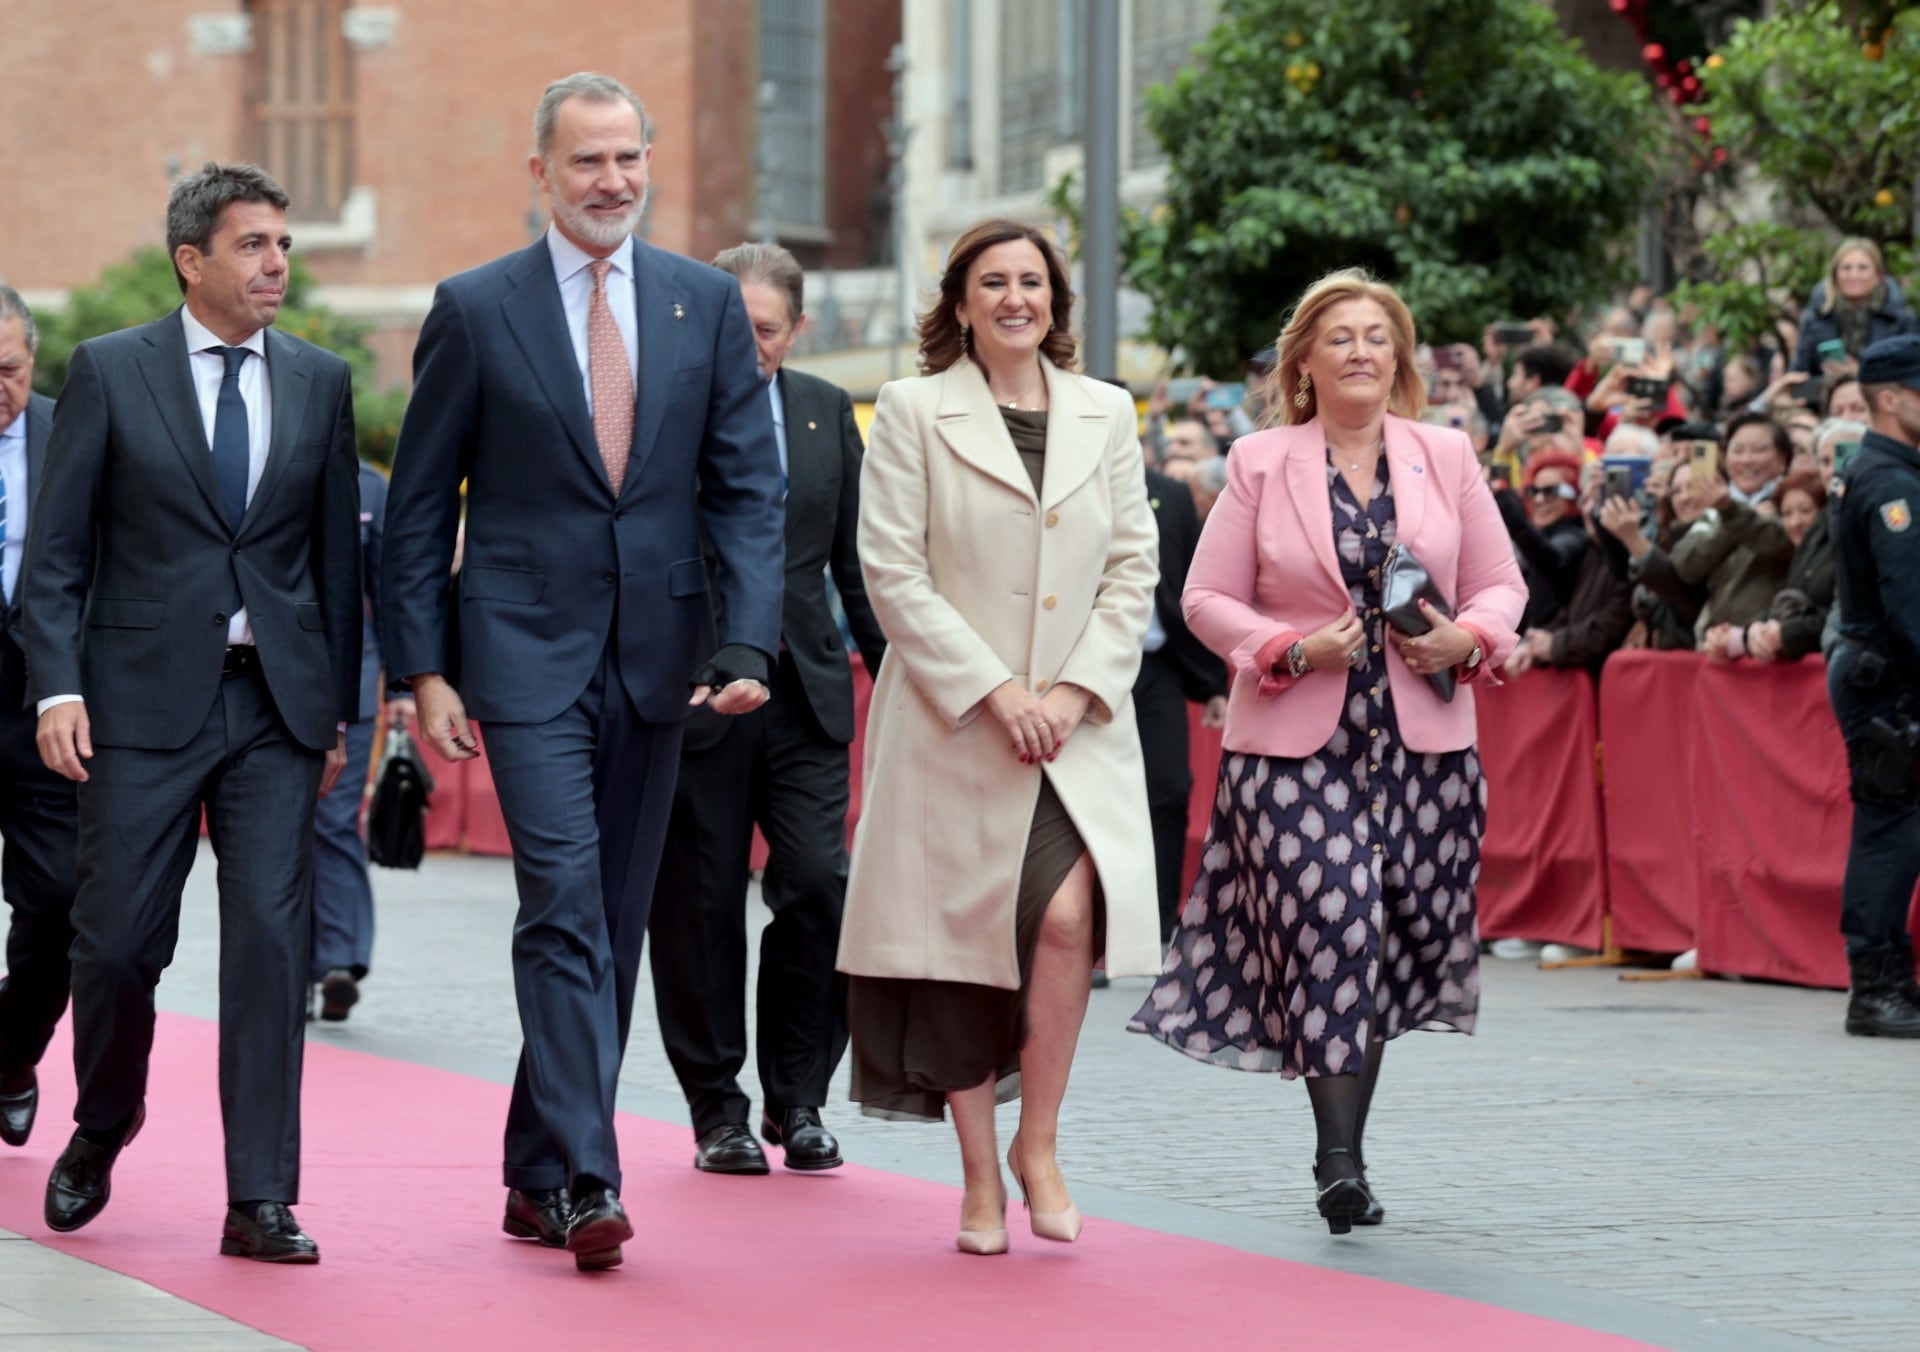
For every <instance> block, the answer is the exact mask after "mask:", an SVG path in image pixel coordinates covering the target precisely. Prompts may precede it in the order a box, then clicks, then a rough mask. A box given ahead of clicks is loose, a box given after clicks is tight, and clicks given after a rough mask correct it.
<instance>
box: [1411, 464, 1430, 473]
mask: <svg viewBox="0 0 1920 1352" xmlns="http://www.w3.org/2000/svg"><path fill="white" fill-rule="evenodd" d="M1413 472H1414V473H1415V474H1425V473H1426V472H1427V467H1426V466H1425V465H1415V466H1414V467H1413Z"/></svg>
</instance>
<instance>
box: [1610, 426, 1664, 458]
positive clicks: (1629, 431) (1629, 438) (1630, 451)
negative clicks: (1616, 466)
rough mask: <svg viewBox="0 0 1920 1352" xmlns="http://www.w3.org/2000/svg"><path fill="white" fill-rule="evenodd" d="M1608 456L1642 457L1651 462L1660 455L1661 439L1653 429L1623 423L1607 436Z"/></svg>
mask: <svg viewBox="0 0 1920 1352" xmlns="http://www.w3.org/2000/svg"><path fill="white" fill-rule="evenodd" d="M1606 452H1607V454H1608V455H1640V456H1645V457H1646V458H1647V459H1649V460H1651V459H1653V458H1654V457H1655V456H1656V455H1658V454H1660V438H1659V437H1658V436H1657V435H1655V433H1654V430H1653V429H1652V428H1651V427H1642V426H1641V425H1640V424H1639V423H1621V424H1620V425H1619V426H1618V427H1615V428H1614V429H1613V431H1611V432H1609V433H1608V434H1607V446H1606Z"/></svg>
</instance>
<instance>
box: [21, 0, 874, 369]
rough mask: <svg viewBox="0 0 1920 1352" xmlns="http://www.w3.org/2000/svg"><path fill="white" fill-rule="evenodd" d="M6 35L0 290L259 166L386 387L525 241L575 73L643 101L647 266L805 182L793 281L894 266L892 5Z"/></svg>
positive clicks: (39, 18) (740, 234) (534, 223)
mask: <svg viewBox="0 0 1920 1352" xmlns="http://www.w3.org/2000/svg"><path fill="white" fill-rule="evenodd" d="M0 32H4V33H5V35H6V37H5V41H4V43H0V118H3V119H4V121H5V125H7V126H8V127H9V128H11V129H12V134H11V135H9V136H7V137H5V138H0V183H5V184H6V185H7V188H6V190H5V191H4V192H0V278H4V279H5V280H6V281H8V282H9V283H10V284H12V285H14V286H16V287H18V288H19V289H21V290H22V291H23V292H25V293H26V294H27V295H28V297H29V299H30V300H33V301H36V302H38V303H41V304H54V305H57V304H58V303H59V300H60V297H61V296H62V294H63V293H64V292H66V291H67V290H69V289H71V288H74V287H78V286H84V285H86V284H88V283H90V282H91V281H93V279H94V278H96V277H97V276H98V275H99V273H100V271H101V269H103V268H104V267H106V266H107V265H109V264H111V263H114V262H117V261H119V260H120V259H122V258H124V257H125V256H126V255H127V253H128V252H130V251H131V250H133V249H135V248H138V247H140V246H143V245H156V244H161V243H162V242H163V241H164V237H165V235H164V226H163V221H162V216H163V212H164V206H165V202H166V195H167V191H168V187H169V185H170V183H171V181H172V178H173V176H174V175H175V174H177V173H178V172H180V171H181V170H182V169H185V168H191V167H193V166H196V165H198V164H199V163H200V162H201V161H203V160H205V159H209V158H216V159H256V160H259V161H260V162H262V163H264V164H266V165H267V167H268V168H269V169H271V170H273V171H274V172H275V174H276V175H278V176H280V177H281V179H282V181H283V182H285V183H286V184H287V185H288V187H289V190H290V191H292V192H293V193H294V194H295V204H294V210H293V212H292V216H293V218H294V227H293V234H294V237H295V245H296V249H297V251H298V253H299V255H300V256H301V258H302V259H303V260H304V261H305V263H306V265H307V266H308V267H309V268H310V269H311V270H312V272H313V274H314V277H315V279H316V281H317V282H318V283H319V284H320V285H321V287H322V288H323V290H322V293H321V299H322V300H324V301H325V302H326V303H328V304H330V305H332V306H333V307H334V308H336V309H337V310H340V311H342V312H343V313H347V314H352V315H357V316H361V317H365V318H367V319H370V320H372V321H373V322H374V323H375V325H376V327H377V329H378V330H379V333H378V338H377V346H378V348H379V350H380V352H381V356H382V367H383V372H382V373H383V375H385V376H386V377H388V378H390V379H393V380H401V379H404V377H405V372H406V355H407V353H408V352H409V351H410V349H411V342H412V335H413V332H414V330H415V329H416V328H417V325H418V321H419V318H420V317H421V316H422V315H423V314H424V313H425V310H426V306H427V304H428V302H429V300H430V298H431V295H432V289H433V286H434V284H435V283H436V282H437V281H438V280H439V279H440V278H442V277H445V276H447V275H449V274H451V273H454V272H457V271H460V270H461V269H464V268H468V267H472V266H474V265H476V264H478V263H481V262H484V261H486V260H487V259H489V258H492V257H495V256H497V255H499V254H501V253H504V252H506V251H508V250H510V249H513V248H515V247H518V246H520V245H523V244H525V243H526V242H527V241H528V240H529V239H530V238H531V237H533V236H534V235H535V234H537V233H538V232H539V230H541V229H542V228H544V225H545V219H546V217H545V212H544V207H543V205H542V203H541V201H540V199H539V196H538V194H537V192H536V191H535V190H534V188H533V186H532V184H531V182H530V179H529V176H528V173H527V167H526V155H527V151H528V149H529V147H530V142H531V139H532V132H531V119H532V113H533V108H534V105H535V103H536V102H538V100H539V96H540V91H541V90H542V88H544V87H545V85H546V83H547V82H548V81H549V80H551V79H553V78H555V77H556V76H559V75H564V74H567V73H568V72H571V71H574V70H581V69H593V70H601V71H605V72H607V73H609V74H612V75H616V76H618V77H619V78H621V79H622V80H624V81H626V83H627V84H629V85H630V86H631V87H632V88H633V89H634V90H635V92H636V93H638V94H639V95H640V97H641V99H642V100H643V101H644V102H645V103H646V105H647V110H648V113H649V114H650V115H651V117H652V120H653V123H654V128H655V131H654V159H653V172H652V199H651V206H650V210H649V214H648V220H647V224H646V227H645V229H646V232H647V234H648V236H649V238H650V239H651V240H652V241H653V242H654V243H657V244H659V245H661V246H663V247H665V248H668V249H672V250H675V251H677V252H681V253H686V254H690V255H692V256H693V257H696V258H707V257H711V256H712V255H713V254H714V253H715V252H716V251H718V250H719V249H721V248H724V247H725V246H727V245H729V244H734V243H738V242H739V241H740V240H742V239H745V238H748V237H749V235H750V232H751V230H752V227H753V225H754V223H755V222H756V220H757V219H758V217H759V211H758V206H759V203H758V200H757V199H758V197H759V195H760V193H761V192H762V190H763V189H765V188H766V187H767V185H768V183H769V182H770V181H773V179H776V178H778V177H779V176H780V175H782V174H784V175H787V176H789V177H790V176H792V175H794V174H795V173H800V174H802V175H803V176H805V175H810V176H813V177H814V178H817V182H814V181H812V180H811V179H810V180H809V184H808V187H809V191H808V192H807V193H805V194H802V196H803V197H804V198H805V201H804V202H803V204H802V210H801V213H800V214H801V215H802V216H806V215H811V217H812V219H788V218H787V217H788V216H789V213H788V212H784V211H783V212H779V213H774V215H775V219H776V221H777V228H778V229H779V231H780V233H781V235H782V237H783V239H784V240H785V241H786V242H788V243H789V244H790V245H791V246H792V247H794V248H795V251H796V252H798V253H800V254H801V256H802V258H803V259H804V260H805V261H807V262H809V263H813V264H818V263H830V264H833V265H836V266H859V265H861V264H863V263H869V262H872V261H875V260H876V259H877V258H878V257H879V256H880V255H881V253H882V252H883V251H884V249H885V239H886V225H885V220H884V216H883V215H882V214H880V213H877V212H876V211H875V209H874V208H875V203H876V201H878V200H880V198H881V196H882V195H883V193H884V186H883V185H884V180H885V174H886V149H885V142H884V132H883V128H882V119H883V118H884V116H885V112H886V109H887V106H888V99H889V97H890V94H889V89H890V77H889V75H888V73H887V71H886V68H885V63H886V58H887V55H888V53H889V51H890V50H891V48H892V46H893V44H894V43H895V42H897V41H898V39H899V33H900V3H899V0H569V3H568V4H566V5H564V6H556V7H553V8H546V7H541V6H529V5H527V4H525V3H523V2H522V0H388V3H382V4H367V3H351V2H350V0H88V3H86V4H74V5H67V4H59V5H49V4H45V3H40V2H39V0H0ZM82 54H84V59H82ZM776 66H777V67H778V69H777V71H776V70H774V69H772V68H773V67H776ZM775 75H777V76H778V79H777V80H776V79H774V76H775ZM801 86H804V89H802V88H801ZM796 90H799V91H800V92H799V95H798V96H797V97H796V95H795V91H796ZM763 137H766V138H768V141H769V143H776V144H778V145H779V146H780V147H781V148H782V153H781V154H780V155H779V157H778V158H777V160H774V162H773V163H771V164H770V160H773V157H771V156H769V154H768V153H767V152H766V150H765V149H764V148H763V146H762V138H763ZM770 174H771V177H770ZM809 204H811V205H812V206H813V207H814V209H813V210H812V211H811V212H808V211H807V210H805V207H806V206H807V205H809Z"/></svg>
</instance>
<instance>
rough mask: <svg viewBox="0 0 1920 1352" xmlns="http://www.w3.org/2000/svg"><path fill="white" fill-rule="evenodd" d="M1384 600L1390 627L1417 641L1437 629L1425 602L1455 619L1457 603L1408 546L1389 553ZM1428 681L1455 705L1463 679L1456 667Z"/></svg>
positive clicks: (1383, 583)
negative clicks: (1422, 605) (1424, 608)
mask: <svg viewBox="0 0 1920 1352" xmlns="http://www.w3.org/2000/svg"><path fill="white" fill-rule="evenodd" d="M1380 598H1381V599H1380V609H1381V610H1382V611H1383V612H1385V614H1386V617H1387V621H1388V623H1390V624H1391V625H1393V627H1394V628H1395V629H1398V630H1399V631H1400V632H1401V633H1403V634H1410V635H1412V636H1413V637H1414V638H1418V637H1420V635H1422V634H1424V633H1426V632H1427V631H1428V630H1429V629H1431V628H1433V625H1432V623H1431V622H1429V621H1428V619H1427V617H1426V616H1425V615H1424V614H1423V613H1422V612H1421V610H1420V603H1421V602H1422V601H1425V602H1426V603H1427V604H1428V605H1430V606H1432V607H1433V608H1434V609H1435V610H1437V611H1439V612H1440V613H1441V614H1442V615H1445V616H1446V617H1447V618H1448V619H1452V618H1453V602H1451V601H1449V600H1448V599H1447V598H1446V597H1445V596H1443V595H1441V592H1440V588H1439V586H1438V585H1437V584H1435V582H1434V580H1433V575H1432V574H1431V573H1429V572H1428V571H1427V568H1426V565H1425V564H1423V563H1421V562H1420V560H1419V559H1417V558H1415V557H1414V555H1413V551H1412V550H1411V549H1408V548H1407V547H1406V546H1405V545H1401V544H1396V545H1395V546H1394V547H1393V548H1392V549H1390V550H1388V551H1387V566H1386V568H1385V569H1384V570H1383V573H1382V576H1381V578H1380ZM1427 679H1428V680H1429V681H1431V682H1432V683H1433V688H1434V689H1435V690H1437V691H1439V693H1440V698H1441V699H1443V700H1445V701H1447V703H1449V704H1451V703H1453V692H1454V689H1455V688H1456V687H1457V686H1458V685H1459V683H1460V679H1459V677H1458V676H1456V675H1455V674H1454V670H1453V668H1452V667H1448V668H1447V669H1446V670H1445V671H1433V672H1428V673H1427Z"/></svg>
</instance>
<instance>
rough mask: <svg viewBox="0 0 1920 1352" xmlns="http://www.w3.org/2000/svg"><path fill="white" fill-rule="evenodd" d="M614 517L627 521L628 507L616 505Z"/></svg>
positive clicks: (617, 519)
mask: <svg viewBox="0 0 1920 1352" xmlns="http://www.w3.org/2000/svg"><path fill="white" fill-rule="evenodd" d="M613 519H614V520H615V521H625V520H626V519H627V509H626V508H624V507H616V508H615V509H614V512H613Z"/></svg>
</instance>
